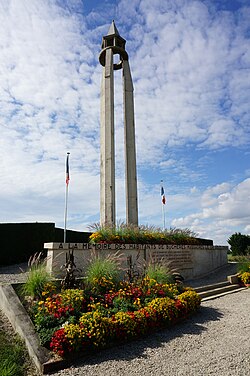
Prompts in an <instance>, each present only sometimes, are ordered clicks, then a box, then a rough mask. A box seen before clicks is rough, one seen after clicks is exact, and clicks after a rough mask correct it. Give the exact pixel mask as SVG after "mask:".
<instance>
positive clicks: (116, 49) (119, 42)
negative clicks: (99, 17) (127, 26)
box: [99, 20, 128, 70]
mask: <svg viewBox="0 0 250 376" xmlns="http://www.w3.org/2000/svg"><path fill="white" fill-rule="evenodd" d="M125 44H126V40H125V39H124V38H122V37H121V36H120V34H119V31H118V29H117V27H116V25H115V21H114V20H113V21H112V23H111V25H110V28H109V31H108V34H107V35H105V36H104V37H102V51H101V53H100V56H99V61H100V64H101V65H102V66H103V67H104V66H105V58H106V50H107V49H108V48H111V49H112V51H113V54H114V55H116V54H117V55H120V62H119V63H118V64H114V69H115V70H117V69H121V68H122V61H123V60H128V54H127V52H126V50H125Z"/></svg>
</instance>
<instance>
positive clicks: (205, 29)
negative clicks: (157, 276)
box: [0, 0, 250, 239]
mask: <svg viewBox="0 0 250 376" xmlns="http://www.w3.org/2000/svg"><path fill="white" fill-rule="evenodd" d="M105 3H106V12H105V14H104V13H103V11H102V9H101V8H100V6H101V5H100V4H99V3H98V2H97V4H96V3H95V2H92V1H90V0H89V1H88V0H86V1H84V2H83V1H81V0H74V1H68V0H67V1H60V0H58V1H54V2H51V1H49V0H43V1H41V0H34V1H32V2H30V1H28V0H10V1H7V2H6V1H4V0H2V1H0V129H1V140H0V147H1V155H2V158H1V160H0V168H1V193H0V199H1V218H0V220H1V221H23V220H54V221H56V222H57V223H59V224H61V223H62V220H61V219H60V218H63V206H64V168H65V166H64V164H65V154H66V152H67V151H70V152H71V157H70V162H71V174H72V180H71V185H70V207H71V210H72V211H69V225H70V226H71V227H73V228H82V227H83V226H85V225H86V223H88V221H89V222H91V221H96V220H99V120H100V115H99V114H100V103H99V102H100V98H99V96H100V82H101V66H100V65H99V63H98V53H99V50H100V44H101V38H102V36H103V35H104V34H105V33H106V32H107V31H108V28H109V24H110V21H111V19H113V18H114V16H115V18H116V21H117V26H118V29H119V32H120V34H121V35H122V36H124V37H125V39H127V50H128V53H129V56H130V65H131V70H132V76H133V79H134V88H135V115H136V140H137V160H138V177H139V178H138V180H139V181H138V186H139V209H140V212H139V213H140V221H141V222H143V223H145V222H150V223H153V224H157V225H158V224H161V205H160V201H159V186H157V184H156V181H160V179H161V178H162V176H163V178H164V179H165V181H166V183H167V184H166V192H167V200H168V201H167V207H166V209H167V213H166V214H167V221H168V224H169V225H170V224H172V225H176V226H182V225H183V226H185V227H186V226H188V224H189V223H190V226H193V229H196V231H197V230H198V229H199V230H200V232H201V233H202V234H204V235H205V234H207V233H210V232H212V231H215V233H216V234H217V235H216V236H217V238H218V239H222V238H223V230H221V233H220V229H222V228H223V225H226V226H227V228H231V227H230V226H231V225H230V221H231V223H233V224H234V225H235V226H236V227H237V228H240V226H243V227H242V229H244V228H246V229H247V228H248V226H249V222H247V221H248V220H249V217H248V215H247V212H249V207H248V202H249V196H248V195H247V190H248V189H249V180H248V179H245V178H246V176H249V174H247V170H248V171H249V164H248V166H247V165H246V162H245V164H244V166H243V165H242V166H241V168H239V170H240V171H236V168H235V169H234V170H232V172H231V175H230V174H229V173H228V174H227V175H226V172H224V169H222V171H221V173H220V176H218V174H216V173H215V172H214V171H213V173H214V175H213V176H212V175H211V176H208V172H207V169H208V167H209V166H210V164H211V161H215V164H216V162H218V161H219V158H220V156H221V155H222V153H223V152H224V151H225V152H231V150H232V149H234V150H239V151H241V150H243V151H244V155H245V156H246V155H247V147H248V146H249V131H248V127H249V121H250V112H249V97H250V85H249V82H250V77H249V76H250V52H249V20H250V8H249V4H248V2H241V3H238V6H237V9H236V10H234V11H232V10H231V9H230V7H229V6H228V7H227V6H226V4H224V5H223V6H219V5H218V4H217V5H216V3H214V2H209V1H206V2H203V1H193V0H192V1H190V0H184V1H183V0H178V1H176V0H167V1H161V0H155V1H153V2H152V1H150V0H131V1H130V2H129V3H128V2H127V1H126V0H117V1H116V3H115V6H114V2H113V1H111V0H107V1H106V2H105ZM98 4H99V5H98ZM115 82H116V87H115V99H116V114H115V119H116V173H117V215H118V217H119V218H121V219H124V216H125V209H124V206H125V203H124V196H125V195H124V157H123V152H124V150H123V125H122V120H123V114H122V90H121V85H122V81H121V72H115ZM244 148H245V149H244ZM211 153H212V154H211ZM216 153H221V154H220V155H219V154H216ZM223 155H224V154H223ZM227 162H228V159H227V160H226V161H225V163H227ZM225 170H226V168H225ZM236 172H237V173H238V175H237V176H238V178H237V179H236V178H235V176H236ZM243 176H244V179H245V180H244V181H243ZM234 179H236V180H237V181H236V180H234ZM223 182H224V183H223ZM244 200H248V201H244ZM244 202H246V204H245V205H244ZM239 208H242V210H240V209H239ZM215 222H216V223H217V224H218V223H220V226H219V227H216V226H214V225H213V224H212V223H215ZM225 236H226V235H225V233H224V237H225Z"/></svg>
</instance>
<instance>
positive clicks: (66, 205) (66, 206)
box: [63, 153, 70, 243]
mask: <svg viewBox="0 0 250 376" xmlns="http://www.w3.org/2000/svg"><path fill="white" fill-rule="evenodd" d="M69 155H70V153H67V158H66V191H65V210H64V234H63V242H64V243H66V232H67V230H66V229H67V214H68V195H69Z"/></svg>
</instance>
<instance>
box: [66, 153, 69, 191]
mask: <svg viewBox="0 0 250 376" xmlns="http://www.w3.org/2000/svg"><path fill="white" fill-rule="evenodd" d="M68 184H69V153H68V154H67V159H66V185H68Z"/></svg>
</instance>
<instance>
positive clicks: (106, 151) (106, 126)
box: [100, 49, 115, 224]
mask: <svg viewBox="0 0 250 376" xmlns="http://www.w3.org/2000/svg"><path fill="white" fill-rule="evenodd" d="M100 136H101V180H100V185H101V187H100V195H101V223H102V224H112V223H115V137H114V71H113V52H112V49H109V50H108V51H107V53H106V64H105V67H104V69H103V77H102V88H101V131H100Z"/></svg>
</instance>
